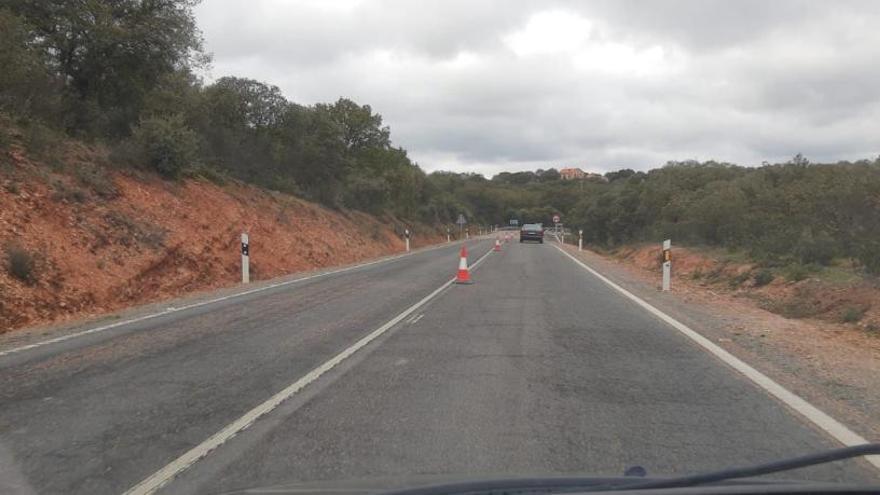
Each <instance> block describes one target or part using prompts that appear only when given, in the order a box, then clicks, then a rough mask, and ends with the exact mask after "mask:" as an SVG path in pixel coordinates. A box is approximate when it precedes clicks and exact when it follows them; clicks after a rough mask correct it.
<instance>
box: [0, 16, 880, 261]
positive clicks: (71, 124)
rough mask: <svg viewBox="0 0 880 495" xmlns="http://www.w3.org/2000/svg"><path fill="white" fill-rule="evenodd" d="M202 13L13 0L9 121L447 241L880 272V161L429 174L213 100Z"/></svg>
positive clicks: (377, 148)
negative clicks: (711, 255) (516, 230)
mask: <svg viewBox="0 0 880 495" xmlns="http://www.w3.org/2000/svg"><path fill="white" fill-rule="evenodd" d="M196 3H197V1H196V0H113V1H109V0H93V1H88V2H69V1H65V0H0V67H2V68H3V70H0V117H3V118H4V119H6V120H9V121H11V122H13V123H14V125H16V126H19V127H21V128H24V129H26V130H27V131H29V132H33V133H36V132H37V131H48V132H54V133H58V134H59V135H62V136H65V135H66V136H70V137H74V138H77V139H83V140H87V141H97V142H103V143H106V144H107V145H108V146H110V147H111V148H112V149H113V150H114V157H115V161H116V162H117V163H120V164H127V165H128V166H132V167H149V168H151V169H153V170H155V171H156V172H158V173H160V174H162V175H163V176H165V177H167V178H169V179H175V178H178V177H180V176H182V175H186V174H201V175H204V176H207V177H213V178H217V179H218V180H222V178H223V177H226V176H228V177H234V178H237V179H239V180H243V181H247V182H250V183H254V184H257V185H260V186H262V187H266V188H270V189H274V190H278V191H282V192H288V193H292V194H297V195H300V196H304V197H306V198H310V199H312V200H315V201H318V202H321V203H322V204H325V205H327V206H330V207H334V208H336V207H347V208H355V209H360V210H363V211H367V212H371V213H376V214H382V213H392V214H394V215H396V216H398V217H401V218H405V219H410V220H419V221H422V222H426V223H430V224H435V225H439V224H451V223H452V222H454V221H455V219H456V218H457V217H458V215H459V214H463V215H465V216H466V218H467V219H468V220H469V221H470V222H471V223H482V224H506V223H507V222H508V221H509V220H511V219H517V220H519V221H520V222H542V223H549V222H550V218H551V217H552V216H553V215H554V214H556V213H559V214H562V216H563V219H564V222H565V224H566V225H567V226H569V227H573V228H583V229H584V231H585V236H586V239H587V241H588V242H592V243H594V244H597V245H602V246H616V245H621V244H625V243H630V242H638V241H658V240H660V239H663V238H666V237H671V238H674V239H676V242H678V243H692V244H706V245H714V246H724V247H728V248H731V249H741V250H747V251H748V252H749V253H750V254H751V255H752V256H753V257H754V258H756V259H758V260H761V261H762V262H766V263H792V262H797V263H804V264H828V263H830V262H831V261H832V260H833V259H835V258H841V257H844V258H850V259H852V260H855V261H856V262H858V263H859V264H861V266H864V267H865V268H866V269H867V270H869V271H872V272H874V273H880V161H878V160H873V161H871V160H863V161H859V162H855V163H849V162H843V163H836V164H812V163H810V162H809V161H808V160H807V159H805V158H804V157H802V156H800V155H798V156H796V157H794V158H793V159H792V160H790V161H789V162H787V163H781V164H765V165H764V166H761V167H757V168H750V167H741V166H736V165H733V164H728V163H716V162H704V163H697V162H670V163H668V164H666V165H665V166H663V167H661V168H658V169H655V170H651V171H648V172H636V171H633V170H618V171H614V172H609V173H607V174H605V178H606V179H607V182H599V181H588V180H569V181H566V180H561V177H560V175H559V172H558V171H557V170H556V168H553V167H549V168H547V169H540V170H537V171H527V172H512V173H501V174H498V175H496V176H494V177H492V178H486V177H484V176H482V175H479V174H466V173H464V174H463V173H454V172H434V173H431V174H425V173H424V172H423V171H422V169H421V168H420V167H419V166H418V164H416V163H414V162H413V161H412V160H411V159H410V158H409V157H408V155H407V152H406V150H405V149H403V148H401V147H399V146H396V145H395V144H394V143H393V141H392V139H391V132H390V129H389V128H388V127H387V126H386V125H384V123H383V120H382V117H381V115H379V114H378V113H376V112H374V111H373V109H372V108H371V107H370V106H369V105H364V104H360V103H356V102H354V101H351V100H350V99H346V98H340V99H339V100H337V101H336V102H333V103H320V104H315V105H300V104H297V103H295V102H292V101H289V100H288V99H286V98H285V97H284V95H283V94H282V93H281V91H280V90H279V88H277V87H275V86H272V85H271V84H267V83H264V82H261V81H256V80H253V79H248V78H242V77H221V78H219V79H218V80H216V81H215V82H213V83H211V84H206V83H204V82H203V81H202V80H201V79H200V78H199V77H197V76H196V74H197V73H198V72H199V70H200V69H202V68H204V67H205V66H206V65H207V64H209V57H208V56H207V55H206V54H205V52H204V50H203V47H202V38H201V34H200V32H199V30H198V27H197V26H196V23H195V19H194V16H193V10H192V9H193V7H194V5H195V4H196ZM4 143H8V139H4V137H3V135H2V129H0V146H3V144H4Z"/></svg>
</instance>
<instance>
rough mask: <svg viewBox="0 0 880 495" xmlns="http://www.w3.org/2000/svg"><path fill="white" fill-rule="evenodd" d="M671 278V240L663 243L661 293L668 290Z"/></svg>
mask: <svg viewBox="0 0 880 495" xmlns="http://www.w3.org/2000/svg"><path fill="white" fill-rule="evenodd" d="M671 278H672V240H671V239H666V240H665V241H663V291H668V290H669V285H670V282H671Z"/></svg>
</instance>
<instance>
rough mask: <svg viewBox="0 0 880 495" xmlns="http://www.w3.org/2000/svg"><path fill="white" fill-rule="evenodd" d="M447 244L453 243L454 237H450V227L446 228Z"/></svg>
mask: <svg viewBox="0 0 880 495" xmlns="http://www.w3.org/2000/svg"><path fill="white" fill-rule="evenodd" d="M446 242H452V237H450V233H449V227H446Z"/></svg>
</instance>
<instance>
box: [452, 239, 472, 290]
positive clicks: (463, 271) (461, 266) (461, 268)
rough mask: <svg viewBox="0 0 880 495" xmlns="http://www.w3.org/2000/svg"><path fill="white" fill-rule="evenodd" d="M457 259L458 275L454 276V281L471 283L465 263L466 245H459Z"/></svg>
mask: <svg viewBox="0 0 880 495" xmlns="http://www.w3.org/2000/svg"><path fill="white" fill-rule="evenodd" d="M458 256H459V259H458V275H456V277H455V283H457V284H472V283H473V282H472V281H471V272H470V270H468V263H467V247H465V246H461V252H460V253H459V255H458Z"/></svg>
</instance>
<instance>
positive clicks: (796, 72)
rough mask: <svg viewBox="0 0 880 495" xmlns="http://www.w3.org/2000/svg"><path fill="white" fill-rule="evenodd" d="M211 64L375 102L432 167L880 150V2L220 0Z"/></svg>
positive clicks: (210, 34) (330, 95)
mask: <svg viewBox="0 0 880 495" xmlns="http://www.w3.org/2000/svg"><path fill="white" fill-rule="evenodd" d="M197 16H198V21H199V24H200V26H201V28H202V29H203V31H204V33H205V38H206V45H207V48H208V50H209V51H211V52H213V53H214V68H213V70H212V72H211V74H210V76H214V77H219V76H221V75H227V74H232V75H239V76H248V77H253V78H257V79H260V80H264V81H266V82H269V83H272V84H276V85H278V86H279V87H281V89H282V90H283V91H284V93H285V94H286V95H287V96H288V97H289V98H290V99H292V100H294V101H297V102H299V103H304V104H311V103H315V102H319V101H333V100H335V99H337V98H338V97H342V96H344V97H349V98H352V99H354V100H356V101H358V102H361V103H369V104H370V105H372V106H373V108H374V109H375V110H376V111H378V112H380V113H382V114H383V116H384V117H385V120H386V122H387V123H388V124H389V125H390V126H391V127H392V135H393V136H394V139H395V141H396V143H397V144H399V145H401V146H403V147H405V148H407V149H408V150H409V152H410V155H411V156H412V157H413V158H414V159H416V160H417V161H418V162H419V163H420V164H421V165H422V166H423V167H424V168H426V169H428V170H435V169H443V168H446V169H449V168H453V169H456V170H461V171H477V172H482V173H486V174H489V175H491V174H492V173H497V172H498V171H501V170H515V169H523V168H538V167H541V168H547V167H549V166H564V165H580V166H582V167H583V168H586V169H590V170H596V171H604V170H610V169H615V168H620V167H632V168H637V169H645V168H650V167H653V166H657V165H660V164H662V163H664V162H665V161H667V160H676V159H689V158H696V159H701V160H703V159H717V160H724V161H733V162H738V163H742V164H746V165H750V164H758V163H760V162H761V161H763V160H768V161H776V160H784V159H787V158H788V157H790V156H792V155H793V154H795V153H797V152H803V153H804V154H805V155H807V156H808V157H810V158H811V159H812V160H814V161H822V160H838V159H858V158H863V157H869V156H874V155H876V154H877V153H878V152H880V140H878V138H877V136H880V119H878V117H880V89H878V88H880V85H878V82H880V64H877V63H876V61H877V60H880V30H877V29H876V25H877V24H878V21H880V2H872V1H865V2H842V1H835V2H824V1H799V2H798V1H792V0H777V1H773V2H766V1H759V0H744V1H737V2H730V1H727V0H712V1H703V0H694V1H684V0H671V1H666V2H644V1H638V0H596V1H591V2H581V1H573V0H570V1H565V0H558V1H540V2H539V1H531V0H507V1H502V0H493V1H479V2H475V1H465V0H455V1H444V2H413V1H410V0H387V1H383V0H376V1H370V0H343V1H341V2H338V3H337V2H331V1H329V0H302V1H297V2H292V1H284V0H260V1H256V0H253V1H249V2H233V1H232V0H210V1H208V2H205V3H204V4H202V5H200V6H199V7H198V8H197Z"/></svg>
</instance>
